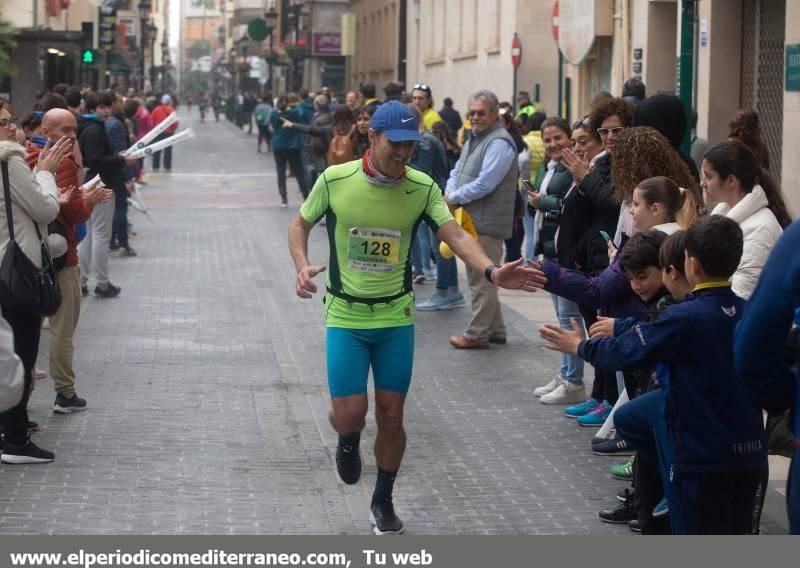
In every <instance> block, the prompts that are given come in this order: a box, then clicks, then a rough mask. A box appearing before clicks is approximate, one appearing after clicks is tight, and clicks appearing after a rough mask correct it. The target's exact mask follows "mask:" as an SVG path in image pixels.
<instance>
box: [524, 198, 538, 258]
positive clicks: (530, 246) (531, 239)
mask: <svg viewBox="0 0 800 568" xmlns="http://www.w3.org/2000/svg"><path fill="white" fill-rule="evenodd" d="M522 226H523V227H524V229H525V260H530V259H532V258H533V254H534V253H533V251H535V250H536V225H535V224H534V222H533V215H531V213H530V211H529V210H528V208H527V207H525V216H524V217H523V218H522Z"/></svg>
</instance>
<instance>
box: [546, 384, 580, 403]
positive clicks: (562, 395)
mask: <svg viewBox="0 0 800 568" xmlns="http://www.w3.org/2000/svg"><path fill="white" fill-rule="evenodd" d="M584 400H586V387H585V386H583V384H580V385H573V384H572V383H570V382H567V381H562V383H561V384H560V385H558V387H556V389H555V390H554V391H553V392H551V393H548V394H546V395H544V396H543V397H542V398H540V399H539V402H541V403H542V404H577V403H579V402H582V401H584Z"/></svg>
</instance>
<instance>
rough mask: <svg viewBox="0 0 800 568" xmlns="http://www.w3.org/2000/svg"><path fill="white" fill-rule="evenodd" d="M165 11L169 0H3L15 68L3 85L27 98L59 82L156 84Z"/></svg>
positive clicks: (164, 69)
mask: <svg viewBox="0 0 800 568" xmlns="http://www.w3.org/2000/svg"><path fill="white" fill-rule="evenodd" d="M101 8H106V9H107V11H106V12H105V13H102V12H101ZM168 14H169V0H114V1H111V0H108V1H105V2H101V1H100V0H69V1H62V2H47V1H46V0H4V2H3V3H2V4H0V16H2V17H3V18H4V19H5V20H8V21H9V22H10V23H11V24H12V25H13V26H15V27H16V28H17V38H16V40H17V48H16V49H15V50H14V53H13V54H12V61H13V62H14V63H15V65H16V68H17V73H16V75H15V76H14V77H12V78H11V79H10V80H8V79H7V80H6V82H5V83H4V85H3V87H2V88H0V92H3V93H4V94H6V95H8V97H9V98H10V99H11V101H12V102H18V103H22V104H23V105H27V104H29V103H30V104H32V103H33V101H35V100H36V99H37V98H38V97H39V96H41V95H42V94H43V93H45V92H47V91H48V90H49V89H52V87H54V86H55V85H56V84H58V83H68V84H75V85H78V84H82V85H88V86H89V87H91V88H94V89H103V88H110V87H114V88H118V89H119V90H121V91H124V90H125V89H127V88H128V87H134V88H136V89H141V88H145V89H150V88H160V87H161V86H162V83H163V79H164V77H165V76H166V75H168V74H169V72H170V61H169V45H168V35H167V34H168V21H169V20H168V18H169V15H168ZM101 24H111V28H110V29H103V30H101V29H100V28H101ZM87 50H89V52H90V53H87Z"/></svg>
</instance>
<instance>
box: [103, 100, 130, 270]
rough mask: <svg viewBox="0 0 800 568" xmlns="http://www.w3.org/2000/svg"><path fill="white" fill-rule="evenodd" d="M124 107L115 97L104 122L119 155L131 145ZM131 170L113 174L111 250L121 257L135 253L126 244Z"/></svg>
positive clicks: (112, 145)
mask: <svg viewBox="0 0 800 568" xmlns="http://www.w3.org/2000/svg"><path fill="white" fill-rule="evenodd" d="M123 113H124V105H123V102H122V97H120V96H119V95H116V96H115V97H114V103H113V105H112V106H111V116H109V117H108V120H106V123H105V127H106V134H108V141H109V143H110V144H111V150H112V152H114V153H115V154H119V153H121V152H124V151H125V150H127V149H128V147H129V146H130V144H131V138H130V133H129V132H128V128H127V127H126V126H125V117H124V114H123ZM133 179H134V176H133V170H132V169H131V168H130V167H127V166H126V167H124V168H121V169H119V170H117V171H116V172H114V185H113V187H112V189H113V190H114V222H113V224H112V227H111V245H110V248H111V250H116V249H122V251H121V252H122V256H136V255H137V253H136V251H135V250H134V249H133V247H131V246H130V244H129V243H128V193H129V192H132V190H133V189H134V185H133V183H134V182H133Z"/></svg>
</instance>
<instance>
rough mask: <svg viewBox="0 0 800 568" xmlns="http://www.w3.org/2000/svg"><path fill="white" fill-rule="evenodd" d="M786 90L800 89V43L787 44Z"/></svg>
mask: <svg viewBox="0 0 800 568" xmlns="http://www.w3.org/2000/svg"><path fill="white" fill-rule="evenodd" d="M786 90H787V91H800V44H795V45H787V46H786Z"/></svg>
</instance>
